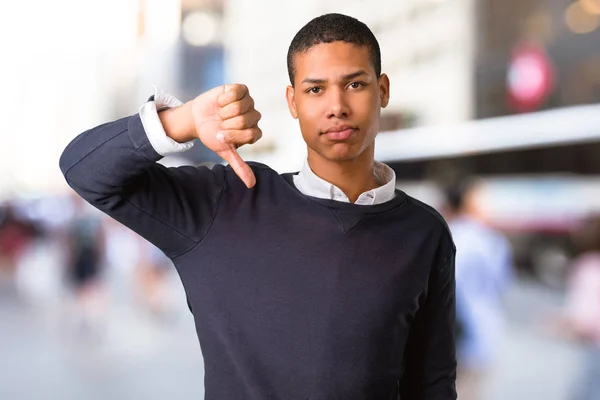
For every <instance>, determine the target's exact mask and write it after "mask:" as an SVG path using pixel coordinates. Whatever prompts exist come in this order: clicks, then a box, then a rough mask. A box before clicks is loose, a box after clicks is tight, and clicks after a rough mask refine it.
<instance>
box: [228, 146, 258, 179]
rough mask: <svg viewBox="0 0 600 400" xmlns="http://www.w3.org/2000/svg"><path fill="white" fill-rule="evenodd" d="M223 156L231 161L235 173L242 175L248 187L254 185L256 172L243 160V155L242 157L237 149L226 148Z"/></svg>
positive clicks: (241, 177)
mask: <svg viewBox="0 0 600 400" xmlns="http://www.w3.org/2000/svg"><path fill="white" fill-rule="evenodd" d="M221 157H222V158H223V159H224V160H225V161H227V162H228V163H229V165H230V166H231V168H232V169H233V171H234V172H235V174H236V175H237V176H239V177H240V179H241V180H242V182H244V184H245V185H246V187H248V188H251V187H254V185H255V184H256V177H255V176H254V172H253V171H252V168H250V166H249V165H248V164H246V162H245V161H244V160H242V157H240V155H239V154H238V153H237V151H235V150H234V149H231V150H226V151H224V152H223V153H222V154H221Z"/></svg>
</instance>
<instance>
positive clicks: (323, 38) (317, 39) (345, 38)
mask: <svg viewBox="0 0 600 400" xmlns="http://www.w3.org/2000/svg"><path fill="white" fill-rule="evenodd" d="M333 42H345V43H351V44H354V45H357V46H366V47H367V48H368V49H369V53H370V54H371V63H372V64H373V68H374V69H375V74H376V75H377V77H379V76H380V75H381V50H380V49H379V43H378V42H377V39H376V38H375V35H374V34H373V32H371V30H370V29H369V27H368V26H367V25H365V24H364V23H363V22H360V21H359V20H357V19H356V18H352V17H349V16H347V15H343V14H324V15H321V16H319V17H316V18H314V19H313V20H311V21H310V22H309V23H308V24H306V25H304V26H303V27H302V29H300V30H299V31H298V33H296V36H294V39H292V43H291V44H290V47H289V49H288V54H287V67H288V75H289V77H290V82H291V84H292V86H293V85H294V77H295V75H296V70H295V65H294V58H295V57H296V55H298V54H300V53H304V52H306V51H308V50H309V49H310V48H311V47H313V46H315V45H317V44H320V43H333Z"/></svg>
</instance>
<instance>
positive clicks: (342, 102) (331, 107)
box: [327, 89, 350, 119]
mask: <svg viewBox="0 0 600 400" xmlns="http://www.w3.org/2000/svg"><path fill="white" fill-rule="evenodd" d="M328 94H329V98H328V99H327V105H328V109H327V118H329V119H331V118H346V117H348V114H350V109H349V107H348V103H347V102H346V97H345V92H344V90H341V89H333V90H329V93H328Z"/></svg>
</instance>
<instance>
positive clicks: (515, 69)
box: [506, 45, 554, 112]
mask: <svg viewBox="0 0 600 400" xmlns="http://www.w3.org/2000/svg"><path fill="white" fill-rule="evenodd" d="M506 83H507V89H508V101H509V105H510V106H511V108H513V109H514V110H515V111H518V112H529V111H535V110H537V109H539V108H540V106H541V105H542V104H543V102H544V101H545V100H546V98H547V97H548V95H549V94H550V93H551V92H552V89H553V85H554V73H553V69H552V65H551V64H550V60H549V58H548V55H547V54H546V53H545V52H544V50H543V49H542V48H540V47H538V46H536V45H524V46H519V47H517V48H516V49H515V51H514V52H513V55H512V57H511V62H510V65H509V68H508V76H507V82H506Z"/></svg>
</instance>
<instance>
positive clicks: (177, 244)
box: [60, 115, 223, 257]
mask: <svg viewBox="0 0 600 400" xmlns="http://www.w3.org/2000/svg"><path fill="white" fill-rule="evenodd" d="M161 158H162V156H161V155H159V154H158V153H157V152H156V151H155V150H154V148H153V147H152V146H151V145H150V142H149V140H148V137H147V135H146V132H145V130H144V127H143V125H142V121H141V119H140V117H139V115H134V116H131V117H128V118H123V119H120V120H118V121H114V122H110V123H107V124H103V125H100V126H98V127H96V128H93V129H90V130H88V131H86V132H84V133H82V134H81V135H79V136H78V137H76V138H75V139H74V140H73V141H72V142H71V143H70V144H69V145H68V146H67V148H66V149H65V150H64V152H63V154H62V156H61V158H60V168H61V170H62V172H63V174H64V176H65V179H66V181H67V183H68V184H69V185H70V186H71V187H72V188H73V189H74V190H75V191H76V192H77V193H78V194H79V195H80V196H81V197H83V198H84V199H85V200H86V201H88V202H89V203H90V204H92V205H93V206H95V207H96V208H98V209H100V210H101V211H103V212H105V213H106V214H108V215H109V216H111V217H112V218H114V219H116V220H118V221H119V222H121V223H123V224H124V225H126V226H128V227H129V228H131V229H133V230H134V231H136V232H137V233H139V234H140V235H141V236H143V237H145V238H146V239H148V240H149V241H151V242H152V243H154V244H155V245H157V246H158V247H159V248H161V249H162V250H163V251H164V252H165V254H167V255H168V256H169V257H175V256H177V255H178V254H181V253H183V252H185V251H187V250H188V249H190V248H191V247H193V246H194V245H195V244H196V243H197V242H198V241H199V240H201V238H202V235H203V233H205V232H206V231H207V229H208V224H207V222H208V221H210V220H211V217H212V215H213V214H214V212H215V210H216V203H217V199H218V195H219V193H220V191H221V189H222V186H223V177H222V176H220V175H219V173H218V172H217V171H211V170H208V169H206V168H203V169H196V168H191V167H183V168H165V167H164V166H162V165H160V164H157V163H156V161H158V160H160V159H161ZM191 221H200V222H201V224H202V225H203V226H200V227H197V228H199V229H194V228H195V227H193V226H191V224H190V222H191Z"/></svg>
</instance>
